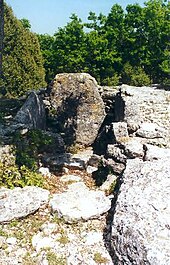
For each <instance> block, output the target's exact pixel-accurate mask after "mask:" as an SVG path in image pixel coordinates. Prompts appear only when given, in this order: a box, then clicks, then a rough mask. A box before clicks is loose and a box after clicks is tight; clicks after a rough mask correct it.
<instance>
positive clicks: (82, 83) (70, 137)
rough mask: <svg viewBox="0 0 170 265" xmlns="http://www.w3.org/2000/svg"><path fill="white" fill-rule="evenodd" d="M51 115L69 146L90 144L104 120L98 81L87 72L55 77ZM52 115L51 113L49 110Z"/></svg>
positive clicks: (51, 94) (51, 97) (51, 95)
mask: <svg viewBox="0 0 170 265" xmlns="http://www.w3.org/2000/svg"><path fill="white" fill-rule="evenodd" d="M50 102H51V107H52V110H51V113H52V115H53V117H54V119H55V121H56V128H57V130H58V131H59V132H62V133H64V134H65V138H64V139H65V142H66V143H67V144H73V143H80V144H83V145H86V146H88V145H91V144H92V143H93V142H94V140H95V138H96V136H97V134H98V130H99V128H100V126H101V124H102V122H103V120H104V118H105V108H104V103H103V100H102V98H101V96H100V94H99V91H98V86H97V82H96V80H95V79H94V78H93V77H91V76H90V75H89V74H86V73H78V74H77V73H75V74H74V73H70V74H58V75H56V77H55V79H54V81H53V83H52V85H51V91H50ZM49 114H50V111H49Z"/></svg>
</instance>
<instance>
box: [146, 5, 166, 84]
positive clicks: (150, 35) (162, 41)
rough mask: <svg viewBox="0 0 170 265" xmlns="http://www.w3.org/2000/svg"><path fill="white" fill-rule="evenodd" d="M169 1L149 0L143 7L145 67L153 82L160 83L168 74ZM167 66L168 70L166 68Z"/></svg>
mask: <svg viewBox="0 0 170 265" xmlns="http://www.w3.org/2000/svg"><path fill="white" fill-rule="evenodd" d="M169 14H170V3H166V1H163V0H149V1H148V2H147V3H145V7H144V26H145V36H146V37H145V38H146V42H147V45H146V51H145V60H144V64H145V68H146V71H147V73H148V74H150V75H151V77H152V79H153V81H154V82H158V83H161V82H163V79H165V78H168V74H170V65H169V66H168V64H169V63H168V62H169V59H170V44H169V33H170V21H169ZM168 68H169V70H168Z"/></svg>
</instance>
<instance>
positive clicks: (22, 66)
mask: <svg viewBox="0 0 170 265" xmlns="http://www.w3.org/2000/svg"><path fill="white" fill-rule="evenodd" d="M4 22H5V23H4V32H5V34H4V53H3V54H4V55H3V69H4V87H5V90H6V91H5V92H6V96H9V97H18V96H21V95H23V94H24V93H25V92H26V91H28V90H30V89H38V88H40V87H42V86H45V85H46V83H45V81H44V77H45V71H44V68H43V58H42V54H41V51H40V45H39V42H38V38H37V36H36V35H35V34H34V33H32V32H30V31H29V30H28V29H25V28H24V27H23V25H22V23H21V22H20V21H19V20H18V19H17V18H16V17H15V16H14V14H13V12H12V9H11V8H10V7H8V6H7V5H6V4H5V5H4Z"/></svg>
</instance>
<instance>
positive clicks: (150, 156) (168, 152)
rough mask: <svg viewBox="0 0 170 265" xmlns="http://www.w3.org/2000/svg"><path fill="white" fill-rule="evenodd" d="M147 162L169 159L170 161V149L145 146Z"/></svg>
mask: <svg viewBox="0 0 170 265" xmlns="http://www.w3.org/2000/svg"><path fill="white" fill-rule="evenodd" d="M144 149H145V157H144V160H145V161H153V160H158V159H169V160H170V149H169V148H160V147H158V146H154V145H151V144H145V145H144Z"/></svg>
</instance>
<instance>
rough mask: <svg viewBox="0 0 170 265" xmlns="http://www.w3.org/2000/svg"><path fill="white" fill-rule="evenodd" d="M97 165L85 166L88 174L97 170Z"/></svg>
mask: <svg viewBox="0 0 170 265" xmlns="http://www.w3.org/2000/svg"><path fill="white" fill-rule="evenodd" d="M97 170H98V168H97V167H92V166H87V168H86V171H87V173H88V174H92V173H93V172H95V171H97Z"/></svg>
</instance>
